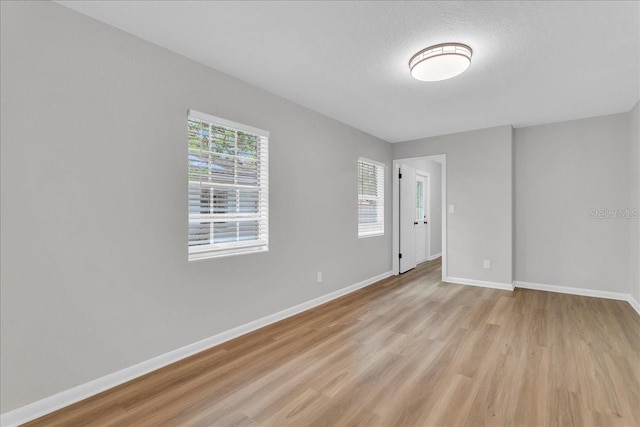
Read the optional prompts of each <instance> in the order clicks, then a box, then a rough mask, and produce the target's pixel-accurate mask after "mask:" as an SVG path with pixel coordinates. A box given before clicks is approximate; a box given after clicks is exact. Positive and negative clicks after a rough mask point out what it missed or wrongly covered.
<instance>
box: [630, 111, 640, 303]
mask: <svg viewBox="0 0 640 427" xmlns="http://www.w3.org/2000/svg"><path fill="white" fill-rule="evenodd" d="M629 143H630V148H629V150H630V152H631V154H630V156H629V208H630V209H635V210H636V211H639V212H640V103H636V106H635V107H634V108H633V109H632V110H631V112H630V113H629ZM630 227H631V232H630V233H629V237H630V247H631V250H630V255H629V256H630V259H629V265H630V273H629V274H630V281H631V289H630V293H631V295H633V297H634V298H635V299H636V301H638V302H640V219H636V220H633V221H631V224H630Z"/></svg>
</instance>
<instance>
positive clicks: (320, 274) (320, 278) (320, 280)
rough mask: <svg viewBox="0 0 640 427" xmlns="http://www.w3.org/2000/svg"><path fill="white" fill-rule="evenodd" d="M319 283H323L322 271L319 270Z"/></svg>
mask: <svg viewBox="0 0 640 427" xmlns="http://www.w3.org/2000/svg"><path fill="white" fill-rule="evenodd" d="M318 283H322V271H318Z"/></svg>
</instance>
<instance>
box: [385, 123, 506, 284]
mask: <svg viewBox="0 0 640 427" xmlns="http://www.w3.org/2000/svg"><path fill="white" fill-rule="evenodd" d="M511 136H512V133H511V126H501V127H496V128H490V129H483V130H478V131H471V132H463V133H457V134H453V135H445V136H438V137H433V138H424V139H419V140H416V141H410V142H403V143H398V144H394V145H393V158H394V159H405V158H410V157H420V156H428V155H434V154H446V155H447V167H446V171H447V172H446V173H447V197H448V204H454V205H455V213H453V214H448V216H447V234H448V243H447V244H448V246H447V257H448V259H447V264H448V276H449V277H456V278H462V279H474V280H483V281H489V282H497V283H503V284H509V285H510V284H511V282H512V280H513V277H512V262H511V258H512V247H511V244H512V230H511V218H512V213H511V211H512V203H511V199H512V192H511V166H512V158H511V148H512V144H511ZM485 259H490V260H491V269H490V270H486V269H484V268H483V260H485Z"/></svg>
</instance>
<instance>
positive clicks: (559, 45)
mask: <svg viewBox="0 0 640 427" xmlns="http://www.w3.org/2000/svg"><path fill="white" fill-rule="evenodd" d="M58 3H60V4H63V5H65V6H67V7H70V8H72V9H75V10H77V11H79V12H82V13H84V14H86V15H89V16H91V17H93V18H96V19H98V20H100V21H103V22H106V23H108V24H110V25H113V26H115V27H117V28H120V29H122V30H124V31H127V32H129V33H132V34H135V35H136V36H139V37H141V38H143V39H145V40H148V41H150V42H153V43H156V44H158V45H160V46H163V47H166V48H168V49H170V50H172V51H174V52H177V53H179V54H181V55H184V56H186V57H188V58H191V59H193V60H196V61H198V62H201V63H203V64H205V65H208V66H210V67H212V68H215V69H217V70H220V71H223V72H225V73H227V74H230V75H232V76H235V77H237V78H239V79H241V80H244V81H246V82H248V83H251V84H253V85H255V86H258V87H260V88H263V89H266V90H268V91H270V92H273V93H275V94H278V95H280V96H282V97H285V98H288V99H290V100H293V101H295V102H297V103H299V104H302V105H304V106H306V107H308V108H311V109H313V110H315V111H318V112H320V113H323V114H325V115H327V116H329V117H332V118H334V119H337V120H339V121H342V122H344V123H347V124H349V125H351V126H354V127H356V128H358V129H361V130H363V131H365V132H368V133H370V134H372V135H375V136H378V137H380V138H382V139H384V140H387V141H389V142H397V141H405V140H410V139H415V138H420V137H426V136H433V135H441V134H447V133H453V132H459V131H465V130H471V129H479V128H486V127H491V126H499V125H505V124H512V125H514V126H516V127H519V126H526V125H532V124H540V123H548V122H556V121H563V120H570V119H575V118H582V117H591V116H597V115H603V114H610V113H617V112H623V111H628V110H629V109H631V107H633V105H634V104H635V103H636V102H637V101H638V98H639V92H640V77H639V76H640V32H639V31H640V29H639V27H640V3H638V2H613V1H609V2H606V1H605V2H592V1H588V2H578V1H569V2H515V1H511V2H400V1H393V2H379V1H376V2H365V1H355V2H308V1H306V2H267V1H262V2H239V1H235V2H213V1H208V2H207V1H201V2H186V1H182V2H181V1H135V2H133V1H129V2H125V1H99V2H98V1H84V2H83V1H59V2H58ZM448 41H455V42H461V43H466V44H468V45H470V46H471V47H472V48H473V51H474V55H473V60H472V64H471V67H470V68H469V70H467V72H466V73H464V74H462V75H461V76H459V77H456V78H454V79H452V80H447V81H443V82H432V83H428V82H419V81H416V80H414V79H413V78H411V76H410V74H409V70H408V66H407V63H408V61H409V59H410V58H411V56H412V55H413V54H414V53H415V52H417V51H418V50H420V49H422V48H424V47H427V46H429V45H431V44H436V43H441V42H448Z"/></svg>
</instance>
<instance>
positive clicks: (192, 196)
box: [188, 110, 269, 261]
mask: <svg viewBox="0 0 640 427" xmlns="http://www.w3.org/2000/svg"><path fill="white" fill-rule="evenodd" d="M188 137H189V150H188V151H189V152H188V162H189V260H190V261H192V260H197V259H203V258H214V257H220V256H228V255H239V254H245V253H254V252H261V251H267V250H268V243H269V179H268V175H269V166H268V160H269V154H268V144H269V133H268V132H266V131H263V130H260V129H254V128H251V127H249V126H244V125H241V124H237V123H233V122H230V121H228V120H224V119H219V118H217V117H213V116H209V115H207V114H204V113H199V112H197V111H193V110H190V111H189V117H188Z"/></svg>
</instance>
